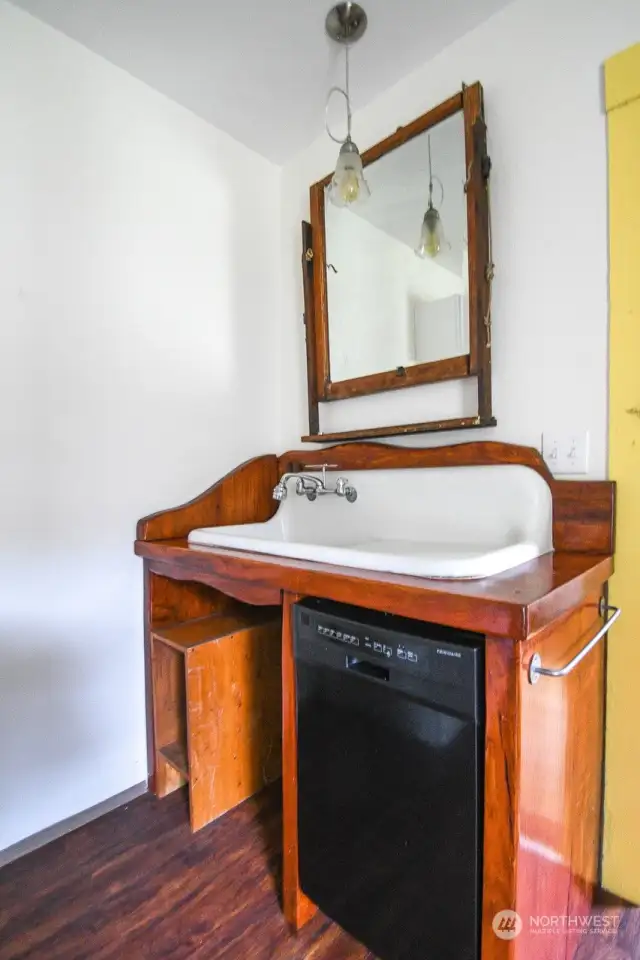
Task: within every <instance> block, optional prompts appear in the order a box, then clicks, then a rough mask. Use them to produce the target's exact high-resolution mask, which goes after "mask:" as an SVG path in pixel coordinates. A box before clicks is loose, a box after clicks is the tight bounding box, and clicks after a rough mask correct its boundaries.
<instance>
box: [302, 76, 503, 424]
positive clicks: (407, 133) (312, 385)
mask: <svg viewBox="0 0 640 960" xmlns="http://www.w3.org/2000/svg"><path fill="white" fill-rule="evenodd" d="M459 112H462V113H463V117H464V134H465V154H466V164H467V182H466V185H465V192H466V195H467V231H468V238H469V239H468V249H469V353H468V354H464V355H463V356H458V357H450V358H447V359H444V360H435V361H431V362H429V363H419V364H415V365H413V366H410V367H398V368H397V369H396V370H388V371H385V372H383V373H374V374H370V375H367V376H361V377H354V378H352V379H349V380H340V381H337V382H334V381H332V380H331V367H330V356H329V311H328V301H327V260H326V236H325V188H326V187H327V185H328V184H329V183H330V182H331V178H332V176H333V174H332V173H330V174H328V175H327V176H326V177H324V178H323V179H322V180H319V181H318V182H317V183H314V184H313V185H312V186H311V188H310V213H311V222H310V223H307V222H306V221H303V224H302V244H303V248H302V271H303V283H304V302H305V327H306V339H307V378H308V400H309V435H308V436H306V437H303V438H302V439H303V440H308V441H316V442H325V441H328V440H334V439H335V440H339V439H353V440H355V439H362V438H373V437H385V436H397V435H399V434H409V433H429V432H433V431H437V430H462V429H468V428H472V427H484V426H495V425H496V421H495V419H494V418H493V415H492V407H491V279H492V274H493V264H492V263H491V248H490V228H489V174H490V170H491V161H490V159H489V156H488V154H487V135H486V124H485V121H484V105H483V93H482V86H481V85H480V84H479V83H475V84H473V85H472V86H463V88H462V90H461V91H460V93H457V94H455V96H453V97H450V98H449V99H448V100H445V101H444V102H443V103H440V104H439V105H438V106H436V107H434V108H433V109H432V110H430V111H429V112H428V113H425V114H423V115H422V116H421V117H418V118H417V119H416V120H414V121H412V122H411V123H409V124H407V125H406V126H404V127H399V128H398V129H397V130H396V132H395V133H392V134H391V136H389V137H387V138H386V139H384V140H381V141H380V143H377V144H375V145H374V146H373V147H370V148H369V149H368V150H366V151H365V152H364V153H363V154H362V163H363V165H364V166H367V165H368V164H370V163H373V162H374V161H376V160H379V159H380V157H383V156H385V155H386V154H387V153H390V152H391V151H392V150H395V149H397V148H398V147H400V146H402V144H404V143H407V142H408V141H409V140H412V139H413V138H414V137H417V136H419V135H420V134H422V133H424V132H425V131H426V130H429V129H430V128H431V127H434V126H435V125H436V124H438V123H440V122H441V121H443V120H446V119H447V118H448V117H452V116H454V114H456V113H459ZM467 377H476V378H477V381H478V415H477V416H475V417H460V418H455V419H452V420H441V421H430V422H426V423H416V424H404V425H402V426H395V427H380V428H374V429H369V430H355V431H346V432H342V433H331V434H323V433H321V432H320V428H319V410H318V405H319V403H324V402H331V401H335V400H346V399H349V398H351V397H362V396H366V395H369V394H374V393H381V392H383V391H386V390H398V389H401V388H403V387H413V386H417V385H418V384H425V383H440V382H442V381H445V380H460V379H464V378H467Z"/></svg>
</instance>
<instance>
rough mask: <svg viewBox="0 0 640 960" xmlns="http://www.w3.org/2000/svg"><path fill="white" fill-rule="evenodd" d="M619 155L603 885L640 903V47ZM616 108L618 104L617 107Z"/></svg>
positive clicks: (613, 205)
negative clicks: (613, 609)
mask: <svg viewBox="0 0 640 960" xmlns="http://www.w3.org/2000/svg"><path fill="white" fill-rule="evenodd" d="M605 78H606V84H607V107H608V110H609V113H608V116H607V134H608V146H609V150H608V154H609V217H610V221H609V263H610V270H609V275H610V334H609V475H610V477H611V479H612V480H615V481H616V483H617V522H616V573H615V576H614V577H613V578H612V581H611V602H612V603H614V604H616V605H617V606H620V607H621V608H622V617H621V618H620V620H619V621H618V623H617V624H616V625H615V627H614V628H613V630H612V631H611V634H610V639H609V641H608V646H607V651H608V653H607V745H606V777H605V829H604V862H603V884H604V886H605V887H606V888H607V889H608V890H611V891H612V892H613V893H616V894H618V895H619V896H621V897H624V898H625V899H626V900H630V901H631V902H632V903H640V735H639V731H640V688H639V684H640V641H639V638H640V416H638V411H639V410H640V270H639V269H638V264H640V176H639V175H638V174H639V170H640V167H639V160H638V158H639V157H640V44H637V45H636V46H635V47H632V48H631V49H630V50H627V51H625V52H624V53H621V54H619V55H618V56H617V57H614V58H613V59H612V60H610V61H608V62H607V64H606V65H605ZM613 107H615V109H613Z"/></svg>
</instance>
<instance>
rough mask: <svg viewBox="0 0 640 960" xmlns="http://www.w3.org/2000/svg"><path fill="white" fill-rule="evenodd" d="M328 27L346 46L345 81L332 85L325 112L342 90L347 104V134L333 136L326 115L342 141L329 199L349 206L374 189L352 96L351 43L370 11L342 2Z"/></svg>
mask: <svg viewBox="0 0 640 960" xmlns="http://www.w3.org/2000/svg"><path fill="white" fill-rule="evenodd" d="M325 28H326V31H327V33H328V35H329V36H330V37H331V39H332V40H334V41H335V42H336V43H340V44H342V45H343V46H344V53H345V85H344V89H343V88H342V87H331V89H330V90H329V93H328V95H327V105H326V108H325V114H326V112H327V111H328V108H329V100H330V99H331V95H332V94H334V93H339V94H340V95H341V96H343V97H344V98H345V101H346V104H347V136H346V137H345V138H344V139H341V138H340V137H334V135H333V134H332V132H331V130H330V128H329V121H328V118H327V119H325V127H326V130H327V133H328V134H329V136H330V137H331V139H332V140H335V142H336V143H339V144H341V147H340V153H339V154H338V161H337V163H336V169H335V172H334V174H333V177H332V178H331V186H330V187H329V199H330V200H331V202H332V203H333V204H335V205H336V206H337V207H348V206H353V205H354V204H356V203H357V204H361V203H363V202H364V201H365V200H366V199H367V198H368V197H369V196H371V191H370V190H369V186H368V184H367V181H366V180H365V178H364V173H363V171H362V159H361V157H360V153H359V151H358V148H357V146H356V145H355V143H354V142H353V140H352V139H351V99H350V96H349V47H350V46H351V44H352V43H356V42H357V41H358V40H359V39H360V37H361V36H362V35H363V34H364V32H365V30H366V29H367V15H366V13H365V12H364V10H363V9H362V7H361V6H359V4H357V3H339V4H338V5H337V6H335V7H333V8H332V9H331V10H330V11H329V13H328V14H327V19H326V22H325Z"/></svg>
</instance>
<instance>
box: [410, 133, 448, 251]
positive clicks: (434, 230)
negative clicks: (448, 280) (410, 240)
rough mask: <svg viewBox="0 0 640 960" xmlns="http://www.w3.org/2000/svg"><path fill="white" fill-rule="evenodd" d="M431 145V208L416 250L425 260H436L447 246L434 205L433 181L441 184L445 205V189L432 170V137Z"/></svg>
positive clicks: (428, 208)
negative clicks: (426, 258) (445, 245)
mask: <svg viewBox="0 0 640 960" xmlns="http://www.w3.org/2000/svg"><path fill="white" fill-rule="evenodd" d="M427 142H428V145H429V206H428V207H427V212H426V213H425V215H424V217H423V219H422V227H421V229H420V240H419V241H418V246H417V247H416V249H415V254H416V256H417V257H421V258H422V259H424V258H425V257H431V258H432V259H435V257H437V256H438V254H439V253H440V251H441V249H442V247H443V246H444V244H445V239H444V230H443V228H442V220H441V218H440V214H439V213H438V211H437V210H436V208H435V207H434V205H433V181H434V179H435V180H437V181H438V183H439V184H440V189H441V190H442V202H443V203H444V187H443V186H442V181H441V180H440V178H439V177H434V176H433V170H432V168H431V136H429V139H428V141H427Z"/></svg>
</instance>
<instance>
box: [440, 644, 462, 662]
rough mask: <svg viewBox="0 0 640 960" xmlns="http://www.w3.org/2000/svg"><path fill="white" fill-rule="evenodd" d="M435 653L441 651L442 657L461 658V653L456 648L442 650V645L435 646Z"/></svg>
mask: <svg viewBox="0 0 640 960" xmlns="http://www.w3.org/2000/svg"><path fill="white" fill-rule="evenodd" d="M436 653H441V654H442V656H443V657H457V658H458V660H461V659H462V654H461V653H459V652H458V651H457V650H443V649H442V647H436Z"/></svg>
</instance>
